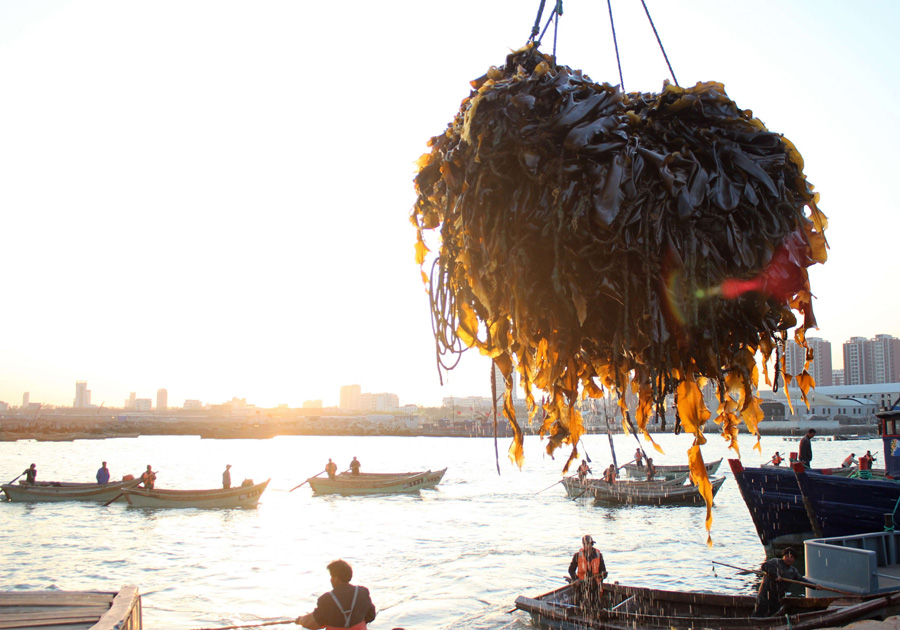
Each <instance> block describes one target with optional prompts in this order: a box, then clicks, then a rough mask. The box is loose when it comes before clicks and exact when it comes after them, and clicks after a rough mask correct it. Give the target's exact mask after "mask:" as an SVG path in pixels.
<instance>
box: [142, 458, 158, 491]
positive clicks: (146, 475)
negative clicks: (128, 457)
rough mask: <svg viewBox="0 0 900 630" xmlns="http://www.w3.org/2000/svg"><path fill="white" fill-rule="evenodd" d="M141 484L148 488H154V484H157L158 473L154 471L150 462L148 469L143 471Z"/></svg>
mask: <svg viewBox="0 0 900 630" xmlns="http://www.w3.org/2000/svg"><path fill="white" fill-rule="evenodd" d="M141 484H143V486H144V488H146V489H147V490H153V486H155V485H156V473H155V472H153V469H152V468H151V467H150V464H147V470H145V471H144V472H142V473H141Z"/></svg>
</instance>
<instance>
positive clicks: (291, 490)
mask: <svg viewBox="0 0 900 630" xmlns="http://www.w3.org/2000/svg"><path fill="white" fill-rule="evenodd" d="M323 472H325V471H324V470H323V471H322V472H319V473H316V474H315V475H313V476H312V477H310V478H309V479H312V478H313V477H318V476H319V475H321V474H322V473H323ZM309 479H307V480H306V481H304V482H303V483H301V484H300V485H299V486H294V487H293V488H291V489H290V490H288V492H293V491H294V490H296V489H297V488H299V487H300V486H303V485H306V484H307V483H309Z"/></svg>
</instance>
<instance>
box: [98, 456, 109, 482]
mask: <svg viewBox="0 0 900 630" xmlns="http://www.w3.org/2000/svg"><path fill="white" fill-rule="evenodd" d="M97 483H98V484H100V485H101V486H105V485H106V484H108V483H109V468H107V467H106V462H103V465H102V466H100V468H98V469H97Z"/></svg>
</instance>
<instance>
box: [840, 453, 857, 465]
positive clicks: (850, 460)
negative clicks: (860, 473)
mask: <svg viewBox="0 0 900 630" xmlns="http://www.w3.org/2000/svg"><path fill="white" fill-rule="evenodd" d="M855 463H856V453H850V454H849V455H847V457H845V458H844V461H843V462H841V468H850V467H851V466H852V465H853V464H855Z"/></svg>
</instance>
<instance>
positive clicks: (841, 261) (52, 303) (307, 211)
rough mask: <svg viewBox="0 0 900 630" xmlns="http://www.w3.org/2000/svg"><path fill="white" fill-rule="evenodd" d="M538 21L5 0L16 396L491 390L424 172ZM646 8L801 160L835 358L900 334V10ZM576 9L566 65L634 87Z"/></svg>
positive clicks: (581, 2)
mask: <svg viewBox="0 0 900 630" xmlns="http://www.w3.org/2000/svg"><path fill="white" fill-rule="evenodd" d="M538 4H539V2H538V0H534V1H533V2H522V1H521V0H454V1H453V2H448V1H444V0H425V1H423V0H416V1H412V0H400V1H398V2H390V3H378V2H362V1H358V0H349V1H347V2H299V1H293V2H282V1H265V0H263V1H257V2H226V1H222V0H216V1H208V2H207V1H199V0H178V1H168V2H167V1H159V2H133V1H128V0H109V1H101V0H97V1H80V0H69V1H66V0H55V1H51V0H45V1H40V0H27V1H26V0H16V1H10V0H0V86H2V92H0V213H2V214H0V216H2V223H0V225H2V240H0V270H2V272H0V288H2V290H0V297H2V310H0V313H2V315H0V400H3V401H6V402H10V403H13V404H19V403H20V402H21V400H22V393H23V392H25V391H29V392H31V400H32V401H38V402H45V403H50V404H60V405H71V404H72V400H73V398H74V395H75V393H74V391H75V381H76V380H87V381H88V386H89V388H90V389H91V390H92V391H93V402H94V403H96V404H100V403H105V404H106V406H119V405H121V404H122V402H123V400H124V399H125V398H126V397H127V396H128V393H129V392H132V391H134V392H136V393H137V395H138V397H155V393H156V390H157V389H158V388H161V387H165V388H167V389H168V391H169V403H170V405H175V406H180V405H181V404H182V401H183V400H184V399H185V398H195V399H200V400H202V401H203V402H206V403H210V402H212V403H217V402H223V401H226V400H230V398H231V397H232V396H238V397H246V398H247V399H248V402H250V403H254V404H257V405H260V406H272V405H276V404H279V403H287V404H290V405H291V406H299V405H300V404H301V403H302V402H303V401H304V400H308V399H322V400H323V401H324V403H325V404H326V405H328V404H336V403H337V399H338V393H339V388H340V386H341V385H344V384H350V383H357V384H359V385H361V386H362V390H363V391H364V392H373V393H377V392H394V393H397V394H398V395H399V397H400V402H401V403H402V404H406V403H418V404H426V405H439V404H440V401H441V398H442V397H444V396H451V395H456V396H466V395H489V391H490V385H489V379H488V373H489V366H488V365H487V364H486V362H485V360H484V359H482V358H481V357H478V356H476V355H475V354H473V353H469V354H468V355H467V357H466V359H464V361H463V364H462V366H461V368H458V369H457V370H456V371H454V372H452V373H451V374H450V375H449V377H448V378H447V379H446V380H445V385H444V387H440V386H439V381H438V376H437V371H436V369H435V361H434V344H433V341H432V336H431V325H430V315H429V308H428V300H427V297H426V294H425V293H424V288H423V286H422V284H421V281H420V279H419V271H418V267H417V266H416V264H415V261H414V249H413V243H414V240H415V234H414V229H413V228H412V226H411V225H410V224H409V221H408V216H409V210H410V208H411V206H412V204H413V200H414V190H413V185H412V179H413V176H414V174H415V168H414V163H415V160H416V159H417V158H418V157H419V155H420V154H422V153H423V152H425V151H426V150H427V147H426V145H425V143H426V142H427V140H428V139H429V138H430V137H431V136H433V135H436V134H439V133H441V132H442V131H443V130H444V128H445V127H446V125H447V123H448V122H449V121H450V120H451V119H452V117H453V115H454V114H455V113H456V111H457V110H458V109H459V104H460V101H461V100H462V99H463V98H464V97H466V96H467V95H468V91H469V86H468V81H469V80H471V79H473V78H476V77H478V76H480V75H481V74H483V73H484V72H485V71H486V70H487V68H488V67H489V66H491V65H499V64H502V63H503V61H504V58H505V55H506V54H507V53H508V52H509V50H510V49H513V48H518V47H520V46H521V45H522V44H524V43H525V41H526V40H527V37H528V35H529V32H530V30H531V25H532V23H533V22H534V18H535V14H536V11H537V7H538ZM548 4H550V3H549V2H548ZM647 5H648V7H649V8H650V11H651V14H652V16H653V18H654V22H655V24H656V27H657V29H658V31H659V33H660V36H661V37H662V40H663V44H664V45H665V46H666V52H667V53H668V56H669V59H670V61H671V62H672V65H673V68H674V71H675V74H676V77H677V78H678V81H679V83H680V84H681V85H685V86H687V85H693V84H694V83H696V82H697V81H708V80H716V81H721V82H723V83H724V84H725V87H726V90H727V91H728V94H729V96H730V97H731V98H732V99H734V100H735V101H736V102H737V103H738V105H739V106H741V107H742V108H745V109H751V110H753V112H754V114H755V115H756V116H758V117H759V118H760V119H761V120H762V121H763V122H764V123H765V124H766V125H767V126H768V127H769V129H771V130H773V131H777V132H780V133H783V134H785V136H786V137H788V138H789V139H790V140H791V141H793V142H794V144H795V145H796V146H797V148H798V149H799V150H800V152H801V154H802V155H803V157H804V159H805V161H806V168H805V172H806V175H807V177H808V178H809V180H810V181H811V182H812V183H813V184H814V185H815V186H816V188H817V190H819V191H820V192H821V193H822V202H821V206H820V207H821V208H822V210H823V211H824V212H825V213H826V214H827V215H828V217H829V219H830V229H829V230H828V232H827V233H826V235H827V237H828V240H829V242H830V244H831V252H830V260H829V262H828V263H827V264H826V265H824V266H818V268H816V269H814V270H813V272H812V276H811V277H812V287H813V292H814V293H815V295H816V296H817V298H818V299H817V301H816V303H815V310H816V315H817V317H818V320H819V325H820V330H819V331H818V332H817V333H816V336H821V337H824V338H826V339H829V340H830V341H831V342H832V344H833V348H834V354H835V367H840V363H841V358H840V352H841V344H842V343H843V342H844V341H846V340H847V339H848V338H849V337H851V336H855V335H862V336H867V337H871V336H873V335H875V334H879V333H887V334H894V335H900V330H898V328H900V327H898V326H897V324H896V321H897V318H896V313H897V312H898V311H900V290H898V286H897V283H896V270H897V268H898V265H897V264H896V263H895V262H894V258H895V250H896V249H897V246H896V245H895V242H896V241H897V235H898V234H900V232H898V227H900V208H898V203H897V201H896V197H895V194H896V193H895V190H896V185H895V178H896V177H897V175H896V168H897V153H896V150H897V147H898V146H900V124H898V116H900V115H898V110H897V103H898V102H900V88H898V80H897V79H898V77H897V71H896V65H897V62H898V59H900V43H898V38H897V37H896V33H895V31H894V29H895V27H896V24H897V23H898V21H900V3H898V2H895V1H894V0H883V1H866V0H863V1H861V2H855V3H850V2H838V1H837V0H833V1H832V0H794V1H792V2H784V1H783V0H761V1H758V2H755V3H753V4H752V5H748V4H747V3H746V2H738V1H736V0H647ZM564 10H565V14H564V15H563V17H562V19H561V20H560V30H559V39H558V45H557V54H558V57H559V61H560V62H561V63H564V64H566V65H569V66H572V67H573V68H581V69H583V70H584V71H585V72H586V73H587V74H589V75H590V76H591V77H592V78H593V79H594V80H595V81H608V82H610V83H618V71H617V69H616V61H615V54H614V50H613V46H612V38H611V35H610V28H609V19H608V14H607V7H606V3H604V2H601V1H599V0H590V1H588V0H566V1H565V4H564ZM613 10H614V16H615V18H616V31H617V35H618V38H619V48H620V51H621V53H622V57H623V72H624V79H625V88H626V89H627V90H646V91H658V90H659V89H660V88H661V86H662V83H663V80H664V79H666V78H667V76H668V69H667V68H666V65H665V62H664V61H663V59H662V56H661V54H660V52H659V49H658V47H657V45H656V41H655V38H654V37H653V33H652V30H651V29H650V26H649V25H648V23H647V20H646V17H645V16H644V14H643V9H642V7H641V4H640V2H639V0H614V2H613ZM551 47H552V36H551V35H549V34H548V36H547V37H545V39H544V45H543V50H545V51H548V52H549V51H550V49H551Z"/></svg>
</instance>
